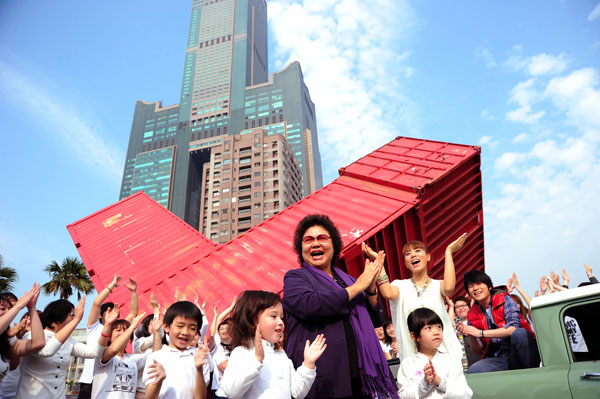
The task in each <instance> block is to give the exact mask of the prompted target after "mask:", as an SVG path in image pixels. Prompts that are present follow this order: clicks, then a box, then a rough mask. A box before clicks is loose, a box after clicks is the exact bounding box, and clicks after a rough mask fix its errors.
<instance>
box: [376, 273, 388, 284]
mask: <svg viewBox="0 0 600 399" xmlns="http://www.w3.org/2000/svg"><path fill="white" fill-rule="evenodd" d="M385 281H390V279H389V277H388V275H387V274H384V275H379V276H377V282H378V283H379V282H385Z"/></svg>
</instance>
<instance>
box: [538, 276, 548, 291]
mask: <svg viewBox="0 0 600 399" xmlns="http://www.w3.org/2000/svg"><path fill="white" fill-rule="evenodd" d="M547 290H548V277H547V276H542V277H541V278H540V295H544V294H545V293H546V291H547Z"/></svg>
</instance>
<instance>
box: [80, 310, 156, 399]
mask: <svg viewBox="0 0 600 399" xmlns="http://www.w3.org/2000/svg"><path fill="white" fill-rule="evenodd" d="M118 308H119V305H115V306H114V309H113V310H110V311H108V312H106V313H105V317H104V325H105V326H106V325H107V324H108V325H109V328H110V333H109V334H106V335H101V336H100V340H99V344H101V345H107V344H108V345H109V346H108V347H107V348H106V349H105V350H104V353H103V354H102V357H100V358H96V359H95V360H94V377H93V380H92V395H91V397H92V398H95V399H134V398H135V392H136V386H137V380H138V373H139V372H140V371H141V370H142V369H143V367H144V365H145V364H146V356H147V355H146V354H133V355H130V354H127V353H125V347H126V346H127V343H128V342H129V339H130V338H131V334H132V333H133V331H134V330H135V328H136V327H137V325H138V323H139V322H140V320H141V319H143V318H144V315H145V314H144V313H142V314H141V315H138V316H136V317H135V318H134V319H133V321H132V322H131V323H129V321H127V320H125V319H120V320H116V318H117V317H118V316H119V311H118ZM115 320H116V321H115ZM109 337H110V341H109ZM157 342H158V344H159V345H158V348H159V347H160V341H157ZM158 348H157V349H158ZM138 370H139V371H138Z"/></svg>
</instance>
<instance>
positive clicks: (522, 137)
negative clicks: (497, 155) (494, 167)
mask: <svg viewBox="0 0 600 399" xmlns="http://www.w3.org/2000/svg"><path fill="white" fill-rule="evenodd" d="M528 140H529V135H528V134H527V133H525V132H523V133H520V134H518V135H516V136H515V137H513V139H512V142H513V143H515V144H519V143H524V142H526V141H528Z"/></svg>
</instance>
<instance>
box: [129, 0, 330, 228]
mask: <svg viewBox="0 0 600 399" xmlns="http://www.w3.org/2000/svg"><path fill="white" fill-rule="evenodd" d="M267 48H268V42H267V4H266V2H265V1H264V0H212V1H211V0H193V2H192V14H191V20H190V29H189V35H188V40H187V49H186V54H185V63H184V71H183V80H182V85H181V95H180V101H179V104H176V105H171V106H168V107H163V106H162V103H161V102H152V103H149V102H145V101H141V100H140V101H138V102H137V103H136V107H135V112H134V117H133V123H132V127H131V136H130V139H129V146H128V150H127V158H126V161H125V168H124V172H123V181H122V184H121V192H120V198H121V199H122V198H125V197H127V196H129V195H131V194H134V193H136V192H138V191H144V192H146V193H147V194H148V195H149V196H150V197H152V198H153V199H155V200H156V201H158V202H159V203H160V204H162V205H163V206H165V207H167V208H168V209H169V210H171V211H172V212H173V213H175V214H176V215H177V216H179V217H180V218H182V219H183V220H185V221H186V222H187V223H189V224H190V225H192V226H193V227H195V228H197V229H200V230H201V228H202V223H203V221H202V219H201V215H202V214H203V209H204V208H203V203H202V200H203V198H204V197H203V193H204V191H203V183H204V180H205V179H204V177H205V175H206V173H205V172H204V171H203V169H204V167H205V166H206V165H207V164H208V163H209V162H208V161H209V160H210V154H209V152H210V151H212V150H211V148H213V147H214V146H215V145H220V144H222V139H223V138H224V137H227V136H232V135H238V134H244V133H247V132H249V131H251V130H252V129H256V128H261V131H264V132H265V134H266V135H267V136H269V135H275V134H278V135H281V137H282V138H283V140H287V142H288V143H289V146H290V148H291V154H292V155H293V156H294V158H295V159H296V163H297V167H298V168H299V170H300V172H301V194H302V196H306V195H308V194H310V193H312V192H314V191H315V190H317V189H319V188H321V187H322V185H323V182H322V180H323V179H322V174H321V157H320V154H319V148H318V140H317V125H316V114H315V106H314V103H313V102H312V100H311V98H310V93H309V91H308V88H307V87H306V85H305V84H304V79H303V76H302V70H301V68H300V64H299V63H297V62H294V63H291V64H290V65H288V66H287V67H286V68H284V69H283V70H282V71H280V72H277V73H273V74H271V75H269V74H268V68H267V65H268V50H267ZM200 143H201V144H200ZM199 145H200V146H201V147H203V148H204V149H205V150H207V151H198V150H197V148H198V146H199ZM286 145H287V144H286ZM207 157H209V158H207ZM286 202H289V201H281V202H280V204H281V207H282V209H283V206H284V204H285V203H286ZM292 203H293V202H292ZM290 204H291V203H290Z"/></svg>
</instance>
